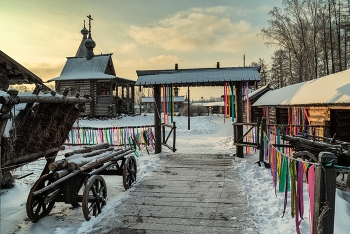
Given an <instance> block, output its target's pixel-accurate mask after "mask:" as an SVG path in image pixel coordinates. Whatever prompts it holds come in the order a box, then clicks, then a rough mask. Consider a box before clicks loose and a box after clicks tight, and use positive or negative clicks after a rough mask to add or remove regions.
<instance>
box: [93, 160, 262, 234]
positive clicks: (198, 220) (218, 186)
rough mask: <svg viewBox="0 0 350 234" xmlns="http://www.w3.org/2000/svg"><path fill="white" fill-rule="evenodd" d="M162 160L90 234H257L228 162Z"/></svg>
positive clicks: (241, 188)
mask: <svg viewBox="0 0 350 234" xmlns="http://www.w3.org/2000/svg"><path fill="white" fill-rule="evenodd" d="M162 160H164V162H162V167H159V168H157V169H154V170H153V172H152V173H151V174H150V175H148V176H147V177H144V178H142V180H140V181H139V182H138V183H137V184H136V185H135V186H134V187H133V188H131V189H130V191H129V196H128V197H127V198H125V199H123V200H122V202H121V204H119V205H118V206H117V207H115V208H114V209H115V212H116V213H117V216H116V217H115V216H113V217H108V218H106V219H104V221H103V222H102V223H100V224H99V225H98V226H97V225H96V226H94V228H93V229H92V231H91V233H99V234H101V233H129V234H133V233H211V234H212V233H235V234H240V233H242V234H243V233H244V234H250V233H257V231H256V230H255V228H254V226H253V222H252V217H251V213H250V209H249V206H248V201H247V197H246V195H245V192H244V189H243V187H242V183H241V180H240V177H239V174H238V171H237V169H235V168H234V167H233V163H234V161H233V158H232V157H229V156H222V155H176V154H170V155H167V156H166V157H164V159H162Z"/></svg>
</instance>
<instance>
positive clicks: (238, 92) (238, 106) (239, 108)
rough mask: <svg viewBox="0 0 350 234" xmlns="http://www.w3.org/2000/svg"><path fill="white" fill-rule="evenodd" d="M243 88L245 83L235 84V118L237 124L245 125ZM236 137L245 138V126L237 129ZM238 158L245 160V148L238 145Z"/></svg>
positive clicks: (239, 126)
mask: <svg viewBox="0 0 350 234" xmlns="http://www.w3.org/2000/svg"><path fill="white" fill-rule="evenodd" d="M242 88H243V82H241V81H240V82H235V112H236V114H235V116H236V123H243V102H242ZM236 131H237V133H236V136H237V139H240V138H241V137H242V136H243V125H238V126H237V127H236ZM242 142H243V139H241V140H240V141H239V142H237V143H242ZM236 156H237V157H239V158H243V157H244V156H243V146H238V145H236Z"/></svg>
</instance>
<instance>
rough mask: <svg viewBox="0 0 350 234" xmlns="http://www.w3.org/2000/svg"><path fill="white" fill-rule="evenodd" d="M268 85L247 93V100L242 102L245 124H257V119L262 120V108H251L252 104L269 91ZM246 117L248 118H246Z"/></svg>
mask: <svg viewBox="0 0 350 234" xmlns="http://www.w3.org/2000/svg"><path fill="white" fill-rule="evenodd" d="M270 90H271V87H270V84H267V85H265V86H262V87H260V88H259V89H257V90H254V91H252V92H250V93H248V100H247V99H246V98H245V102H244V109H245V111H244V114H243V117H244V121H245V122H246V123H251V122H257V121H258V119H261V118H262V115H263V110H262V108H259V107H256V106H253V104H254V103H255V102H256V101H257V100H258V99H259V98H260V97H261V96H262V95H264V94H265V93H266V92H268V91H270ZM247 117H248V118H247Z"/></svg>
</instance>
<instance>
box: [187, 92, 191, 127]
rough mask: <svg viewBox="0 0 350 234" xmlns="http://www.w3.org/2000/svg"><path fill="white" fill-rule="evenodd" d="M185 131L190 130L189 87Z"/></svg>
mask: <svg viewBox="0 0 350 234" xmlns="http://www.w3.org/2000/svg"><path fill="white" fill-rule="evenodd" d="M187 115H188V116H187V129H188V130H190V129H191V121H190V120H191V118H190V86H188V87H187Z"/></svg>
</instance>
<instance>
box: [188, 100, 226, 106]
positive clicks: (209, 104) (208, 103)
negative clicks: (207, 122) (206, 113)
mask: <svg viewBox="0 0 350 234" xmlns="http://www.w3.org/2000/svg"><path fill="white" fill-rule="evenodd" d="M193 104H194V105H195V104H197V103H193ZM202 106H224V102H223V101H220V102H203V104H202Z"/></svg>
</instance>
